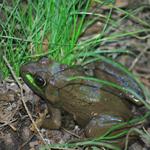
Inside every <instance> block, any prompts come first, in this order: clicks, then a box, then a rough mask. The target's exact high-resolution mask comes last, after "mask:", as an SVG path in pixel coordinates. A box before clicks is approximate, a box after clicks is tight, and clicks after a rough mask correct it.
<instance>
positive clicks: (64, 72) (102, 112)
mask: <svg viewBox="0 0 150 150" xmlns="http://www.w3.org/2000/svg"><path fill="white" fill-rule="evenodd" d="M20 72H21V76H22V77H23V79H24V81H25V82H26V83H27V85H28V86H29V87H30V88H31V89H32V90H33V91H35V92H36V93H37V94H38V95H40V96H41V97H42V98H43V99H45V100H46V101H47V103H48V106H49V112H50V114H51V119H47V120H46V125H45V127H46V128H49V129H58V128H59V127H60V126H61V110H65V111H67V112H69V113H71V114H72V115H73V117H74V120H75V121H76V122H77V123H78V124H79V125H80V126H81V127H83V128H84V129H85V134H86V136H87V137H97V136H99V135H101V134H103V133H105V132H106V131H107V130H108V129H109V128H110V127H111V126H112V125H115V124H118V123H121V122H124V121H127V120H129V119H130V118H132V117H133V116H134V115H133V113H132V112H131V108H130V105H131V104H130V102H129V99H131V98H130V97H129V96H128V95H127V94H125V93H123V92H121V91H119V90H116V89H114V88H112V87H111V88H110V87H106V86H104V85H101V84H100V83H96V82H94V81H90V80H83V79H77V80H71V81H70V80H68V78H69V77H74V76H92V77H96V78H98V79H104V80H108V81H111V82H114V83H117V84H119V85H121V86H123V87H129V88H133V90H134V91H135V92H136V93H138V94H140V95H141V96H143V95H142V91H141V89H140V87H139V86H138V84H137V83H136V81H134V79H132V78H131V77H129V76H128V75H126V74H125V73H124V72H123V71H121V70H119V69H118V68H115V67H114V66H113V65H111V64H108V63H105V62H94V63H91V64H88V65H87V66H84V67H83V66H76V67H68V66H67V65H62V64H59V63H57V62H55V61H53V60H49V59H48V58H42V59H40V60H39V61H37V62H31V63H28V64H25V65H23V66H22V67H21V70H20ZM26 74H30V75H31V76H32V78H33V80H34V82H35V84H37V85H38V87H39V88H40V89H41V90H39V89H37V88H36V87H34V86H33V85H32V83H30V82H29V80H28V79H27V78H26ZM37 77H38V78H40V79H43V80H44V84H43V85H39V84H38V83H36V82H38V81H37V79H36V78H37Z"/></svg>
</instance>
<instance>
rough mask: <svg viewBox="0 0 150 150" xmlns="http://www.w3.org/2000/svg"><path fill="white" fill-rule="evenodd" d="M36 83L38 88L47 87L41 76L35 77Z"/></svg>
mask: <svg viewBox="0 0 150 150" xmlns="http://www.w3.org/2000/svg"><path fill="white" fill-rule="evenodd" d="M34 81H35V83H36V84H37V85H38V86H42V87H44V86H45V85H46V81H45V80H44V79H43V78H42V77H41V76H39V75H36V76H35V78H34Z"/></svg>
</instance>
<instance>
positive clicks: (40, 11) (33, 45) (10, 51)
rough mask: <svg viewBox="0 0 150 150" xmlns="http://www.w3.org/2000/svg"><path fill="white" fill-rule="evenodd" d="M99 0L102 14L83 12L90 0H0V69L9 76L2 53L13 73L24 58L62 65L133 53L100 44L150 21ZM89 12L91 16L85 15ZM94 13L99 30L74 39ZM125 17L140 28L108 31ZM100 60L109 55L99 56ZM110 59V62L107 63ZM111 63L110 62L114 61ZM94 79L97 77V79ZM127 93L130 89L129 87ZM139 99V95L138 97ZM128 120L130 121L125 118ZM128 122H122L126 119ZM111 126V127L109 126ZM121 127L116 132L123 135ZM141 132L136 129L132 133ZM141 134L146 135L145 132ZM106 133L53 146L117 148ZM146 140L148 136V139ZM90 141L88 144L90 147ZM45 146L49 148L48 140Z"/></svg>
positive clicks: (132, 33) (134, 33) (145, 27)
mask: <svg viewBox="0 0 150 150" xmlns="http://www.w3.org/2000/svg"><path fill="white" fill-rule="evenodd" d="M105 2H107V3H104V2H102V1H98V0H97V3H98V4H99V6H100V7H102V6H103V5H108V4H109V7H110V9H109V11H108V13H106V14H104V15H102V14H99V13H94V12H92V13H88V10H89V7H90V5H91V1H90V0H88V1H86V3H85V2H84V1H83V2H81V1H80V0H71V1H70V0H65V1H61V0H57V1H55V0H50V1H43V0H37V1H31V0H29V1H28V3H25V2H21V0H16V1H13V2H12V4H10V5H8V4H7V2H6V1H4V2H3V3H2V4H1V5H0V8H1V11H2V15H3V17H2V19H1V20H0V31H1V32H0V39H1V40H0V57H1V58H0V59H1V61H0V68H2V69H1V71H2V73H3V76H4V78H6V77H8V76H9V75H10V72H9V69H8V68H7V66H6V64H5V62H4V61H3V59H2V56H3V55H4V56H6V58H7V59H8V61H9V63H10V64H11V66H12V68H13V70H14V71H15V72H16V74H17V75H18V76H19V68H20V66H21V65H22V64H23V63H25V62H26V61H29V60H32V59H38V58H39V57H41V56H48V57H50V58H52V59H54V60H57V61H60V62H61V63H65V64H68V65H73V64H76V63H84V62H85V60H87V58H89V57H90V58H92V59H91V61H93V60H94V59H101V58H102V57H101V56H109V57H111V58H113V57H112V56H113V54H114V53H115V54H120V53H128V54H132V55H134V54H133V53H132V52H131V51H129V50H125V49H113V50H106V49H101V48H100V47H101V46H102V45H104V44H107V43H109V42H117V41H118V40H121V39H123V38H126V37H133V36H137V35H138V34H139V33H145V32H149V31H150V28H149V27H150V25H149V24H148V23H147V22H145V21H143V20H141V19H140V18H138V17H136V13H138V12H139V11H140V9H142V7H141V8H138V9H136V10H126V11H125V10H123V9H121V8H118V7H116V6H113V5H112V4H113V1H111V0H108V1H105ZM112 12H115V13H122V14H123V15H122V17H121V18H120V19H118V20H117V21H116V20H115V18H113V17H112ZM87 14H88V16H93V19H91V18H90V19H88V18H87ZM98 18H100V19H101V20H102V22H103V28H102V31H101V32H100V33H98V34H96V35H95V36H94V37H92V38H90V39H87V40H83V41H80V40H79V38H80V36H81V35H82V34H83V32H84V31H85V30H86V28H87V27H88V26H90V25H91V24H92V23H93V22H95V21H96V20H97V19H98ZM126 19H133V20H134V21H135V22H137V23H139V24H141V25H142V26H143V28H138V29H135V30H134V31H128V30H123V29H122V30H120V31H119V32H117V33H115V32H113V29H116V28H118V27H119V25H120V24H121V23H122V22H123V21H124V20H126ZM103 59H104V60H105V61H107V60H110V59H108V58H106V57H103ZM112 63H113V62H112ZM114 64H115V62H114ZM97 82H99V81H97ZM131 93H132V92H131ZM141 101H142V102H143V100H141ZM144 104H145V106H146V107H147V108H148V109H149V110H150V106H149V104H147V103H146V102H144ZM147 115H149V113H148V114H146V116H142V117H140V118H138V119H139V120H138V121H137V120H136V123H138V122H140V121H141V120H142V121H143V120H144V119H145V118H146V117H147ZM131 122H132V121H131ZM127 124H128V123H127ZM111 130H112V129H111ZM127 132H128V130H126V131H124V132H123V133H121V134H120V135H116V137H120V136H122V135H124V134H127ZM138 133H139V134H141V133H142V134H143V132H142V131H140V132H138ZM145 136H146V137H147V138H149V135H148V134H147V133H146V134H145ZM116 137H110V136H109V134H106V135H104V136H102V137H100V138H98V139H92V140H88V141H84V142H79V143H76V144H68V145H55V146H60V147H62V146H63V147H67V148H68V147H77V146H83V145H85V146H87V145H91V144H92V145H95V146H97V145H99V146H104V147H107V148H110V149H115V150H117V149H119V148H117V147H115V146H112V145H111V144H108V143H106V142H107V141H108V140H109V139H111V140H112V139H116ZM149 139H150V138H149ZM95 146H93V149H95ZM50 147H53V146H52V145H51V146H50Z"/></svg>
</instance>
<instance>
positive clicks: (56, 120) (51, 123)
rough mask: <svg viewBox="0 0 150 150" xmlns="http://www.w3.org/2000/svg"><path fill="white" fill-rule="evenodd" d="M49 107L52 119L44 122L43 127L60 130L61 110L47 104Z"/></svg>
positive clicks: (46, 119)
mask: <svg viewBox="0 0 150 150" xmlns="http://www.w3.org/2000/svg"><path fill="white" fill-rule="evenodd" d="M47 106H48V112H49V113H50V117H49V118H45V119H44V120H43V123H42V127H43V128H47V129H59V128H60V126H61V112H60V110H59V109H57V108H54V107H52V106H51V105H50V104H47Z"/></svg>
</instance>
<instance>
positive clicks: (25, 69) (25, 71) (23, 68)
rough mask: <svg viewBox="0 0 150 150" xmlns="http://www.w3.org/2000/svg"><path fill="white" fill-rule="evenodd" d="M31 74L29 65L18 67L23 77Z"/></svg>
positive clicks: (31, 70)
mask: <svg viewBox="0 0 150 150" xmlns="http://www.w3.org/2000/svg"><path fill="white" fill-rule="evenodd" d="M28 73H29V74H33V69H32V67H31V66H30V65H28V64H24V65H22V66H21V67H20V75H21V77H24V76H25V75H26V74H28Z"/></svg>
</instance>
